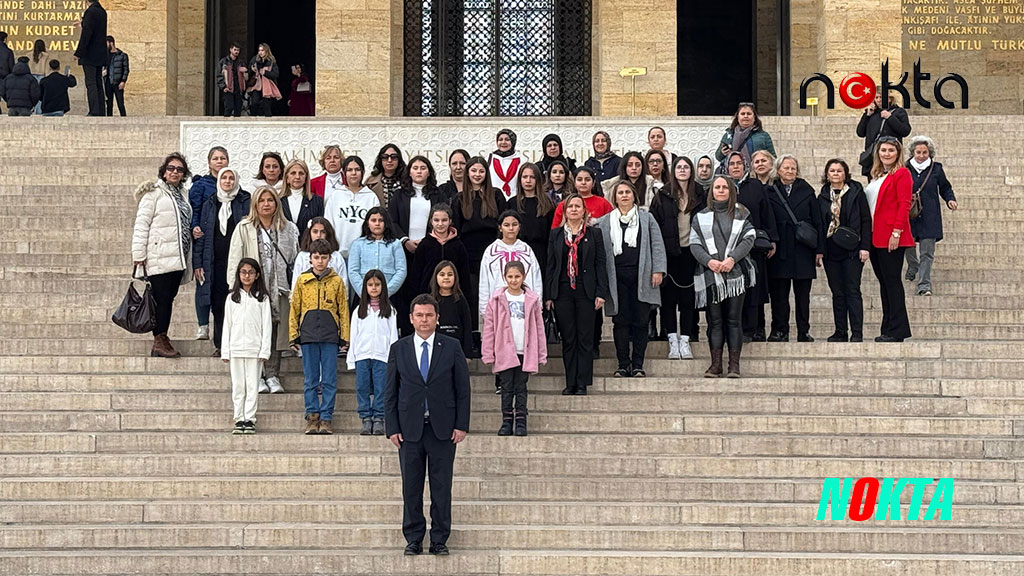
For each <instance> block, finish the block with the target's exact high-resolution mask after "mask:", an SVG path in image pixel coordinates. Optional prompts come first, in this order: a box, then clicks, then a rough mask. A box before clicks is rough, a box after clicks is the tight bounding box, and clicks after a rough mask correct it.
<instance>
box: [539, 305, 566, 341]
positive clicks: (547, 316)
mask: <svg viewBox="0 0 1024 576" xmlns="http://www.w3.org/2000/svg"><path fill="white" fill-rule="evenodd" d="M541 315H542V316H543V317H544V337H545V338H547V341H548V344H560V343H561V342H562V338H561V337H560V336H559V335H558V322H557V321H556V320H555V311H554V310H544V311H543V313H542V314H541Z"/></svg>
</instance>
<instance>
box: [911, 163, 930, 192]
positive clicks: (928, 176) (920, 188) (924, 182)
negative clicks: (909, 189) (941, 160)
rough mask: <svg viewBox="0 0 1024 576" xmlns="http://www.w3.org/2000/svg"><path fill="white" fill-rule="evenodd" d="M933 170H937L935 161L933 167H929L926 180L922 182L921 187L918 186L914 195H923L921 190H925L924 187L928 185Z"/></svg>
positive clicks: (925, 176)
mask: <svg viewBox="0 0 1024 576" xmlns="http://www.w3.org/2000/svg"><path fill="white" fill-rule="evenodd" d="M932 168H935V161H934V160H933V161H932V165H931V166H929V167H928V173H927V174H925V175H924V180H922V181H921V185H920V186H918V188H917V191H915V192H914V194H917V195H918V196H920V195H921V190H924V185H925V184H927V183H928V179H929V178H931V177H932Z"/></svg>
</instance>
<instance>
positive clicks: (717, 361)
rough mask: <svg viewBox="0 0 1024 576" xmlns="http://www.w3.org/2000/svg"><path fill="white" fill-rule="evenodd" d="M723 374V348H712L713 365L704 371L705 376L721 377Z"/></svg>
mask: <svg viewBox="0 0 1024 576" xmlns="http://www.w3.org/2000/svg"><path fill="white" fill-rule="evenodd" d="M721 376H722V349H721V348H712V349H711V366H709V367H708V369H707V370H706V371H705V372H704V377H705V378H719V377H721Z"/></svg>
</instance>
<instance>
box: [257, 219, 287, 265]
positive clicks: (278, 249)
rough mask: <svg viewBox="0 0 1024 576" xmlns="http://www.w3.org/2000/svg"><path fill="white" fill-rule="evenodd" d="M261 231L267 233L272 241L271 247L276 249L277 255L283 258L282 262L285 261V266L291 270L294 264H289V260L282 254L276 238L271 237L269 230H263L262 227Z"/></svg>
mask: <svg viewBox="0 0 1024 576" xmlns="http://www.w3.org/2000/svg"><path fill="white" fill-rule="evenodd" d="M260 230H262V231H264V232H266V233H267V238H269V239H270V245H271V246H273V247H274V251H276V252H277V255H278V256H280V257H281V260H284V263H285V265H287V266H288V267H289V268H291V267H292V264H293V263H294V262H289V261H288V258H287V257H285V255H284V254H283V253H282V252H281V249H280V248H278V247H277V242H276V241H274V237H273V236H271V235H270V230H267V229H266V228H263V227H262V226H261V227H260Z"/></svg>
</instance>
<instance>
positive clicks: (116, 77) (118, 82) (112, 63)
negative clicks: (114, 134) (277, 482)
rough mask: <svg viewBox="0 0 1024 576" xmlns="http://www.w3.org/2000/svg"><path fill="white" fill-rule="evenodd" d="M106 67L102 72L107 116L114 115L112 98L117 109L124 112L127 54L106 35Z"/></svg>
mask: <svg viewBox="0 0 1024 576" xmlns="http://www.w3.org/2000/svg"><path fill="white" fill-rule="evenodd" d="M107 56H108V58H107V67H106V71H105V72H104V74H103V78H104V80H105V82H104V83H103V89H104V91H105V93H106V95H107V116H113V115H114V100H115V99H116V100H117V109H118V110H120V111H121V116H124V115H125V112H124V85H125V82H128V55H127V54H125V53H124V52H122V51H121V50H120V49H119V48H118V47H117V46H115V45H114V37H113V36H107Z"/></svg>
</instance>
